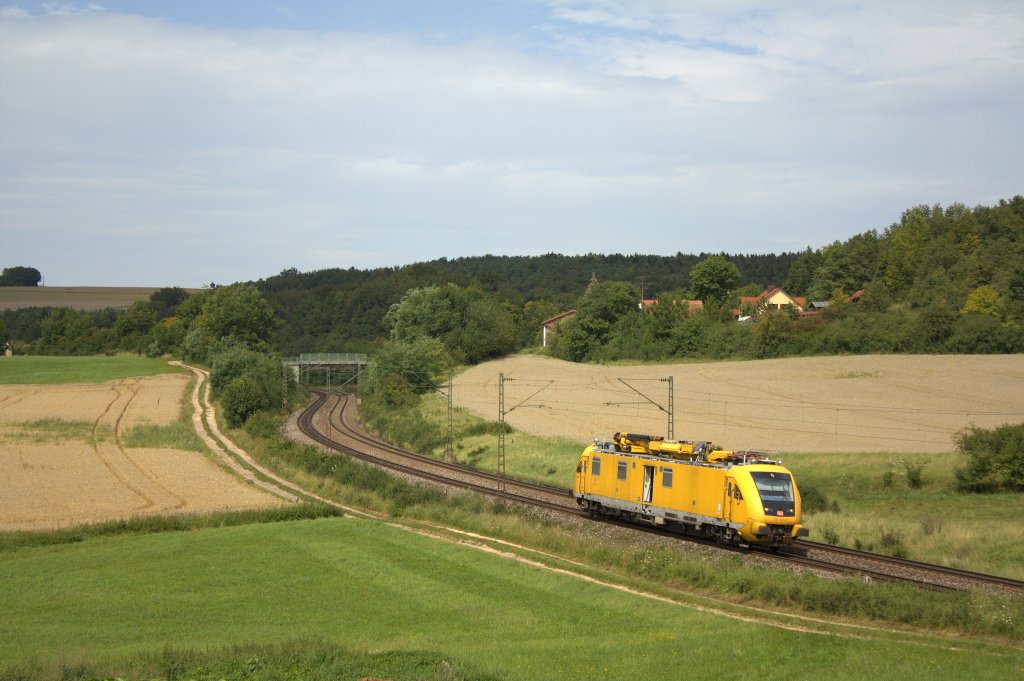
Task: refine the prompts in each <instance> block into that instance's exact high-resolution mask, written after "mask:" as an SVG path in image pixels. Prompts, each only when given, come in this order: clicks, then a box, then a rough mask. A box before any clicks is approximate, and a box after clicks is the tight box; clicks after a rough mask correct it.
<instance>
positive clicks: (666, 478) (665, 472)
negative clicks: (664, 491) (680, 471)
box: [661, 468, 672, 487]
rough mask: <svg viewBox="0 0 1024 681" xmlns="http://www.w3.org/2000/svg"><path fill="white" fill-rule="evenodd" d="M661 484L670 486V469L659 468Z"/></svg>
mask: <svg viewBox="0 0 1024 681" xmlns="http://www.w3.org/2000/svg"><path fill="white" fill-rule="evenodd" d="M661 486H662V487H671V486H672V469H671V468H662V469H661Z"/></svg>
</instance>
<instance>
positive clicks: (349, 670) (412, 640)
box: [0, 518, 1024, 681]
mask: <svg viewBox="0 0 1024 681" xmlns="http://www.w3.org/2000/svg"><path fill="white" fill-rule="evenodd" d="M0 582H2V583H3V584H4V585H5V588H4V589H3V590H0V609H2V611H3V612H4V618H3V623H2V625H0V628H2V630H3V631H2V633H3V635H2V636H0V660H5V661H7V663H8V664H7V665H6V673H5V676H6V677H7V678H18V677H22V678H25V677H31V678H47V677H50V678H61V677H63V678H76V677H77V678H82V677H89V676H99V677H108V678H113V677H115V676H117V677H121V678H153V677H161V678H197V679H207V678H210V679H213V678H282V677H284V678H290V677H295V678H299V677H301V678H358V676H359V675H362V674H367V675H370V674H372V675H374V676H377V675H385V676H386V677H387V678H396V679H409V678H456V679H458V678H502V679H567V678H572V679H593V678H646V679H651V680H656V679H678V678H680V675H681V674H684V675H685V676H686V677H687V678H695V679H699V678H715V679H722V678H726V679H729V678H749V676H750V675H751V674H754V675H756V676H758V677H763V678H800V677H805V676H807V675H808V674H809V673H810V672H811V670H814V669H825V668H827V669H828V676H829V678H832V679H862V678H873V679H900V680H901V681H910V680H913V679H936V678H972V679H984V678H993V679H995V678H1006V675H1007V673H1010V674H1011V675H1012V674H1014V673H1019V671H1021V670H1022V669H1024V652H1022V651H1020V650H1016V649H1009V648H997V647H993V646H988V645H985V644H972V643H970V642H964V641H958V642H957V645H956V646H951V645H949V644H948V642H943V641H941V640H935V639H929V638H927V637H920V636H914V635H910V634H900V633H895V632H893V633H872V632H869V631H859V632H857V634H856V636H850V635H848V634H850V633H851V631H850V630H846V631H845V632H844V631H843V628H842V627H833V626H831V625H827V624H819V623H813V622H802V623H800V622H797V621H790V622H789V625H790V626H802V627H803V628H804V630H794V629H787V628H783V627H781V626H765V624H764V623H762V622H757V621H743V620H741V619H737V618H733V617H728V616H722V615H721V614H714V613H708V612H705V611H702V610H701V609H700V607H707V606H708V605H709V603H707V602H701V601H700V600H696V599H692V598H686V597H680V598H679V600H680V601H682V604H680V603H673V602H664V601H661V600H656V599H653V598H644V597H639V596H637V595H634V594H631V593H627V592H623V591H620V590H617V589H610V588H607V587H606V586H602V585H599V584H594V583H591V582H588V581H584V580H581V579H578V578H574V577H571V576H567V575H565V574H558V573H553V572H550V571H546V570H543V569H540V568H538V567H533V566H525V565H523V564H521V563H518V562H513V561H509V560H506V559H504V558H502V557H499V556H495V555H492V554H490V553H485V552H481V551H478V550H475V549H472V548H469V547H466V546H457V545H453V544H450V543H446V542H441V541H437V540H435V539H433V538H429V537H424V536H420V535H417V534H413V533H410V532H408V531H406V530H403V529H399V528H396V527H392V526H389V525H387V524H384V523H382V522H379V521H373V520H358V519H354V518H334V519H322V520H312V521H301V522H291V523H275V524H265V525H247V526H241V527H225V528H219V529H209V530H205V531H202V532H189V533H174V534H168V533H164V534H152V535H146V536H133V537H126V536H119V537H102V538H95V539H91V540H89V541H87V542H84V543H82V544H79V545H75V546H68V545H62V546H47V547H39V548H31V549H23V550H19V551H15V552H13V553H5V554H3V555H2V559H0ZM730 609H732V608H730V607H729V606H725V607H724V610H730ZM744 617H749V618H755V617H758V613H757V612H756V611H750V610H748V611H745V613H744ZM767 617H768V619H774V618H773V617H772V616H770V615H768V616H767ZM784 619H785V618H781V619H780V620H778V621H779V623H785V622H784V621H783V620H784ZM808 629H820V630H821V633H813V632H811V631H808ZM281 641H297V643H294V644H291V645H281V644H280V642H281ZM240 642H242V643H240ZM239 646H241V647H239ZM723 646H724V648H723ZM339 649H340V650H339ZM723 650H725V651H728V652H727V653H726V654H725V655H723ZM346 651H357V652H356V653H355V654H351V655H350V654H349V653H347V652H346ZM373 651H377V652H373ZM739 651H788V652H787V653H786V654H778V655H774V654H750V655H748V654H742V653H740V652H739ZM347 657H352V658H353V659H352V660H351V661H345V658H347ZM55 658H58V659H56V660H55ZM34 660H36V661H34ZM339 660H340V661H339ZM12 662H13V664H12ZM389 665H390V666H389ZM357 669H358V670H360V671H358V672H356V670H357ZM363 670H366V671H363Z"/></svg>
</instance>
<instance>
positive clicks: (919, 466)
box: [896, 456, 931, 489]
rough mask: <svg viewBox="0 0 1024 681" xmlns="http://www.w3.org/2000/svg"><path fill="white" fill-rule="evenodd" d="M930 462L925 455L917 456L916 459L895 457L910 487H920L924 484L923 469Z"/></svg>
mask: <svg viewBox="0 0 1024 681" xmlns="http://www.w3.org/2000/svg"><path fill="white" fill-rule="evenodd" d="M930 462H931V459H929V458H928V457H927V456H919V457H917V458H916V459H897V460H896V465H898V466H900V467H902V468H903V473H904V474H905V475H906V476H907V486H909V487H910V489H921V487H922V486H923V485H924V469H925V466H927V465H928V464H929V463H930Z"/></svg>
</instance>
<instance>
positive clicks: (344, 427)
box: [298, 390, 583, 515]
mask: <svg viewBox="0 0 1024 681" xmlns="http://www.w3.org/2000/svg"><path fill="white" fill-rule="evenodd" d="M313 393H314V395H316V400H315V401H314V402H313V403H312V404H311V405H310V406H309V407H307V408H306V409H305V410H304V411H303V412H302V413H301V414H300V415H299V419H298V426H299V430H301V431H302V433H303V434H304V435H306V437H309V438H311V439H313V440H315V441H316V442H318V443H320V444H321V445H323V446H325V447H327V448H329V449H333V450H335V451H340V452H344V453H346V454H348V455H349V456H351V457H353V458H356V459H359V460H361V461H366V462H368V463H372V464H374V465H377V466H381V467H383V468H387V469H388V470H390V471H393V472H395V473H399V474H402V475H405V476H411V477H415V478H419V479H423V480H428V481H431V482H433V483H436V484H440V485H443V486H446V487H450V488H451V487H454V488H459V489H466V490H471V491H474V492H479V493H481V494H486V495H489V496H492V497H497V498H499V499H502V500H505V501H510V502H517V503H524V504H529V505H531V506H537V507H541V508H547V509H550V510H554V511H559V512H567V513H572V514H575V515H583V513H582V511H580V510H579V508H578V507H577V505H576V501H575V499H573V496H572V492H570V491H569V490H567V489H564V488H561V487H553V486H551V485H542V484H538V483H529V482H525V481H522V480H515V479H513V478H507V477H505V476H500V475H497V474H495V473H489V472H487V471H480V470H477V469H475V468H469V467H468V466H461V465H459V464H455V463H447V462H445V461H438V460H437V459H432V458H430V457H427V456H422V455H420V454H416V453H414V452H410V451H407V450H404V449H401V448H399V447H395V446H394V445H392V444H390V443H388V442H385V441H384V440H381V439H379V438H376V437H374V436H372V435H370V434H369V433H367V432H365V431H364V430H363V429H362V428H361V427H360V426H359V425H358V424H357V423H355V422H354V420H353V418H352V413H353V410H352V409H351V404H352V401H351V399H350V398H349V396H348V395H345V394H341V393H327V392H325V391H320V390H314V391H313ZM318 415H319V416H320V418H316V417H317V416H318ZM317 421H319V423H317Z"/></svg>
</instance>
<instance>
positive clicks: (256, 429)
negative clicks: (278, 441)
mask: <svg viewBox="0 0 1024 681" xmlns="http://www.w3.org/2000/svg"><path fill="white" fill-rule="evenodd" d="M277 428H278V423H277V419H275V418H274V417H273V416H271V415H270V414H268V413H267V412H265V411H258V412H256V413H255V414H253V415H252V416H250V417H249V419H248V420H247V421H246V422H245V432H247V433H249V435H252V436H253V437H264V438H271V437H274V436H275V435H276V434H277Z"/></svg>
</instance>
